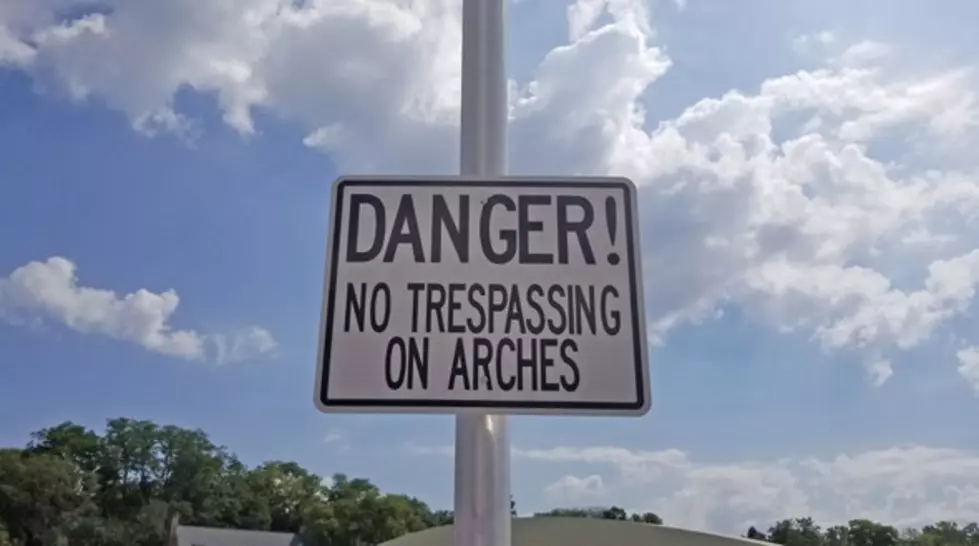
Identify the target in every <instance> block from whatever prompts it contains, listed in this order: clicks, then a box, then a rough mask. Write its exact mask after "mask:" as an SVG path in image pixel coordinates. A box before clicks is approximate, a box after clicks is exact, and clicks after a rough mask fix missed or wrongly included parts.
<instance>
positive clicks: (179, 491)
mask: <svg viewBox="0 0 979 546" xmlns="http://www.w3.org/2000/svg"><path fill="white" fill-rule="evenodd" d="M604 510H605V511H606V512H608V514H607V516H603V517H612V518H613V519H625V518H626V517H627V516H626V513H625V512H624V511H622V510H621V509H620V508H615V507H613V508H609V509H604ZM571 512H574V511H571ZM510 513H511V515H513V516H514V517H515V516H516V515H517V512H516V503H515V502H514V500H513V499H512V498H511V499H510ZM567 515H579V514H576V513H575V514H570V513H569V514H567ZM631 517H632V519H634V520H636V521H645V522H647V523H660V519H659V518H658V517H657V516H656V515H655V514H644V515H638V514H636V515H633V516H631ZM174 518H176V519H177V520H179V521H180V523H182V524H185V525H201V526H207V527H226V528H236V529H251V530H268V531H284V532H290V533H298V534H300V535H301V536H302V537H303V538H304V540H305V542H306V543H307V544H310V545H312V546H318V545H329V546H354V545H358V546H359V545H369V544H378V543H381V542H384V541H387V540H390V539H392V538H395V537H397V536H400V535H403V534H406V533H411V532H414V531H420V530H422V529H426V528H429V527H435V526H440V525H447V524H451V523H452V521H453V516H452V512H450V511H446V510H437V511H433V510H431V509H430V508H429V507H428V505H426V504H425V503H424V502H422V501H420V500H418V499H416V498H413V497H410V496H407V495H396V494H390V493H382V492H381V491H380V490H379V489H378V488H377V487H376V486H375V485H374V484H372V483H371V482H370V481H368V480H366V479H363V478H349V477H347V476H345V475H343V474H336V475H334V476H332V479H331V480H323V479H322V478H321V477H320V476H317V475H316V474H313V473H311V472H309V471H308V470H306V469H304V468H302V467H301V466H299V465H298V464H296V463H294V462H289V461H270V462H266V463H265V464H262V465H260V466H258V467H256V468H247V467H246V466H245V465H244V464H242V463H241V461H239V460H238V459H237V458H236V457H235V456H234V455H233V454H231V453H230V452H229V451H228V450H227V449H225V448H223V447H221V446H218V445H215V444H214V443H212V442H211V440H210V438H208V436H207V434H205V433H204V432H203V431H200V430H188V429H183V428H179V427H174V426H160V425H157V424H156V423H153V422H152V421H138V420H133V419H125V418H119V419H112V420H110V421H109V422H108V423H107V425H106V427H105V431H104V432H103V433H102V434H98V433H96V432H95V431H92V430H89V429H87V428H85V427H83V426H80V425H77V424H74V423H70V422H69V423H62V424H60V425H57V426H54V427H51V428H46V429H43V430H40V431H38V432H36V433H34V434H32V435H31V439H30V442H29V443H28V445H27V446H26V447H25V448H23V449H19V448H18V449H0V546H64V545H71V546H163V545H164V544H166V542H167V537H168V536H169V532H170V524H171V522H172V521H174Z"/></svg>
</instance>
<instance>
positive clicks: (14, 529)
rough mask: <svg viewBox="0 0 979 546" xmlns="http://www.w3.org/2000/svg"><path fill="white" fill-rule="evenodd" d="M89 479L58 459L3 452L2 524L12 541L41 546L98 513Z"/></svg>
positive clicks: (0, 476) (0, 469)
mask: <svg viewBox="0 0 979 546" xmlns="http://www.w3.org/2000/svg"><path fill="white" fill-rule="evenodd" d="M88 491H91V487H89V486H88V484H87V483H86V476H85V475H84V474H81V473H79V471H78V470H77V468H76V467H75V466H74V464H73V463H71V462H70V461H67V460H65V459H62V458H60V457H57V456H51V455H44V454H31V453H26V452H22V451H20V450H12V449H6V450H3V451H0V522H2V524H3V526H4V527H5V528H6V530H5V532H6V533H7V534H8V538H7V540H8V541H12V542H14V543H17V542H20V543H23V544H24V545H25V546H41V545H44V544H46V543H47V542H49V541H50V540H53V539H52V537H53V536H59V535H63V534H64V533H65V532H66V531H67V529H68V528H69V527H70V526H71V525H72V524H73V522H74V520H76V519H77V518H81V517H84V516H85V515H87V514H88V513H90V512H91V511H93V510H94V509H95V505H94V504H93V503H92V500H91V498H90V497H89V496H88Z"/></svg>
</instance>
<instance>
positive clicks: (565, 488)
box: [544, 474, 605, 506]
mask: <svg viewBox="0 0 979 546" xmlns="http://www.w3.org/2000/svg"><path fill="white" fill-rule="evenodd" d="M544 494H545V495H546V496H547V497H549V498H551V499H555V500H557V501H560V502H563V503H569V502H570V503H577V502H580V501H583V500H594V499H600V498H602V497H604V496H605V484H604V483H603V482H602V477H601V476H599V475H598V474H591V475H589V476H584V477H582V478H579V477H577V476H572V475H571V474H566V475H564V476H561V477H560V478H559V479H558V480H557V481H555V482H553V483H550V484H548V485H547V487H545V488H544ZM563 506H568V504H564V505H563Z"/></svg>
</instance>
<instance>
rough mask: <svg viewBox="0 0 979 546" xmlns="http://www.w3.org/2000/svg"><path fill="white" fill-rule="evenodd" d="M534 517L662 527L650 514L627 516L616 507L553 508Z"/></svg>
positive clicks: (661, 522) (657, 518)
mask: <svg viewBox="0 0 979 546" xmlns="http://www.w3.org/2000/svg"><path fill="white" fill-rule="evenodd" d="M534 516H535V517H562V518H599V519H615V520H629V521H634V522H637V523H648V524H652V525H662V524H663V520H662V519H660V517H659V516H657V515H656V514H654V513H652V512H646V513H644V514H639V513H635V514H628V513H626V511H625V510H623V509H621V508H619V507H618V506H611V507H594V508H555V509H553V510H550V511H548V512H539V513H537V514H534Z"/></svg>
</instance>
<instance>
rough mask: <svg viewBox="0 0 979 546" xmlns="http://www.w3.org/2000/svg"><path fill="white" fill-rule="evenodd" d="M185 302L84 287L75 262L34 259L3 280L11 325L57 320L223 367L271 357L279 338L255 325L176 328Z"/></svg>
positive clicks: (0, 295)
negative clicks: (226, 329)
mask: <svg viewBox="0 0 979 546" xmlns="http://www.w3.org/2000/svg"><path fill="white" fill-rule="evenodd" d="M179 304H180V297H179V296H178V295H177V293H176V292H175V291H174V290H167V291H165V292H162V293H154V292H151V291H149V290H146V289H145V288H141V289H139V290H137V291H136V292H132V293H129V294H125V295H122V296H120V295H119V294H117V293H116V292H114V291H112V290H107V289H104V288H93V287H89V286H82V285H80V284H79V282H78V276H77V266H76V265H75V263H74V262H72V261H71V260H68V259H65V258H62V257H58V256H55V257H51V258H48V259H47V260H45V261H43V262H39V261H34V262H30V263H28V264H26V265H23V266H20V267H18V268H17V269H15V270H14V271H13V272H11V273H10V275H8V276H6V277H0V318H4V319H6V320H7V321H8V322H12V323H15V324H16V323H21V324H24V323H27V324H30V323H37V322H38V321H41V322H43V321H52V322H56V323H60V324H63V325H64V326H67V327H68V328H70V329H72V330H74V331H76V332H80V333H83V334H99V335H104V336H108V337H111V338H114V339H119V340H123V341H128V342H131V343H135V344H138V345H140V346H142V347H143V348H145V349H147V350H149V351H153V352H156V353H160V354H164V355H168V356H175V357H180V358H185V359H190V360H200V359H204V358H206V357H208V356H209V351H213V352H214V353H215V354H216V356H215V357H214V358H215V360H216V361H217V362H218V363H219V364H222V363H226V362H237V361H241V360H244V359H247V358H251V357H254V356H257V355H259V354H263V353H267V352H269V351H271V350H272V349H274V348H275V340H274V339H273V338H272V335H271V333H269V332H268V331H267V330H265V329H262V328H258V327H253V328H250V329H248V330H245V331H243V332H240V333H236V334H233V335H205V334H200V333H198V332H196V331H194V330H176V329H174V328H173V327H172V326H171V324H170V319H171V318H172V316H173V314H174V313H175V312H176V310H177V306H178V305H179Z"/></svg>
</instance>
